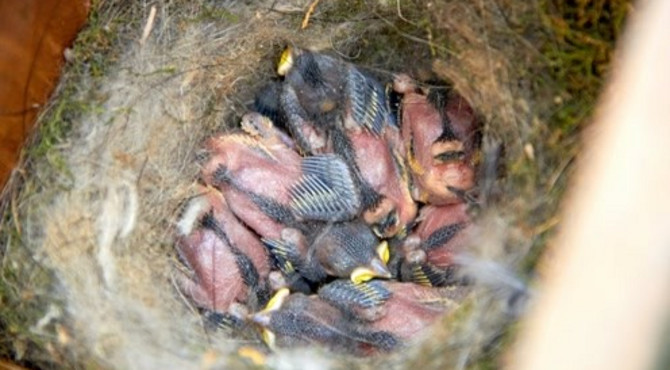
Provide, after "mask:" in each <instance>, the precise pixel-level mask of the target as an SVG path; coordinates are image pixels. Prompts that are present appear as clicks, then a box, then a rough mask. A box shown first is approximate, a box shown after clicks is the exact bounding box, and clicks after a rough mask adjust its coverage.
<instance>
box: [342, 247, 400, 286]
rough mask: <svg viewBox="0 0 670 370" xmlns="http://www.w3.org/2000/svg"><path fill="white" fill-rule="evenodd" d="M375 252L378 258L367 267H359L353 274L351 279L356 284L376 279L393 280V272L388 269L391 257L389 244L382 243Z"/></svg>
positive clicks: (373, 259)
mask: <svg viewBox="0 0 670 370" xmlns="http://www.w3.org/2000/svg"><path fill="white" fill-rule="evenodd" d="M375 251H376V253H377V256H375V257H374V258H372V260H371V261H370V263H369V264H368V265H367V266H360V267H357V268H355V269H354V270H353V271H352V272H351V275H350V277H349V278H350V279H351V281H352V282H353V283H354V284H360V283H363V282H366V281H369V280H372V279H374V278H381V279H389V278H391V271H389V269H388V267H386V263H387V262H388V261H389V256H390V254H389V247H388V242H387V241H385V240H384V241H382V242H381V243H380V244H379V245H378V246H377V248H376V250H375Z"/></svg>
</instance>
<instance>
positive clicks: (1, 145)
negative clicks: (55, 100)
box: [0, 0, 89, 187]
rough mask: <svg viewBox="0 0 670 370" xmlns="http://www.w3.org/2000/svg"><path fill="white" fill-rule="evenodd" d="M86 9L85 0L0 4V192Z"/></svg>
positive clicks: (3, 1)
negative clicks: (64, 51)
mask: <svg viewBox="0 0 670 370" xmlns="http://www.w3.org/2000/svg"><path fill="white" fill-rule="evenodd" d="M88 8H89V4H88V1H87V0H0V187H1V186H2V185H4V183H5V181H6V179H7V177H8V175H9V173H10V172H11V170H12V168H13V166H14V164H15V162H16V160H17V159H18V154H19V150H20V149H21V146H22V145H23V142H24V141H25V138H26V137H27V135H28V134H29V133H30V130H31V128H32V126H33V122H34V121H35V118H36V115H37V113H38V112H39V109H40V107H42V106H43V105H44V103H45V102H46V100H47V98H48V97H49V95H50V93H51V91H52V90H53V88H54V87H55V85H56V83H57V80H58V76H59V75H60V69H61V66H62V64H63V61H64V59H63V50H64V49H65V47H67V46H69V45H70V44H71V43H72V40H74V37H75V36H76V34H77V31H78V30H79V29H80V28H81V26H82V25H83V23H84V21H85V20H86V15H87V14H88Z"/></svg>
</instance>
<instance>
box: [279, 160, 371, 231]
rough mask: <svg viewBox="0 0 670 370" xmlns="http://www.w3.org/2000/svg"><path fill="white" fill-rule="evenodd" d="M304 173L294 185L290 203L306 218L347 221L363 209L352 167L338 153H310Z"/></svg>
mask: <svg viewBox="0 0 670 370" xmlns="http://www.w3.org/2000/svg"><path fill="white" fill-rule="evenodd" d="M302 171H303V176H302V178H301V180H300V181H299V182H298V184H296V185H295V186H294V187H293V188H291V189H290V194H291V201H290V204H289V205H290V207H291V209H292V210H293V212H295V214H296V215H298V216H299V217H301V218H303V219H306V220H318V221H345V220H349V219H351V218H353V217H355V216H356V215H357V214H358V211H359V209H360V196H359V191H358V188H357V187H356V185H355V183H354V181H353V178H352V174H351V171H350V169H349V167H348V166H347V164H346V163H345V162H344V161H343V160H342V158H340V157H339V156H337V155H334V154H324V155H317V156H312V157H306V158H304V159H303V162H302Z"/></svg>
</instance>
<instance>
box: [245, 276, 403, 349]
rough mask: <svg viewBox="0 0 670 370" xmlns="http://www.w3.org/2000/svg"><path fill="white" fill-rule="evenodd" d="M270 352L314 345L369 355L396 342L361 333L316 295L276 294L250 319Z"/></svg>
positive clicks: (381, 335) (386, 336) (379, 334)
mask: <svg viewBox="0 0 670 370" xmlns="http://www.w3.org/2000/svg"><path fill="white" fill-rule="evenodd" d="M250 319H251V321H252V322H254V323H255V324H257V325H258V326H260V328H261V333H262V337H263V340H264V341H265V343H266V344H267V345H268V347H270V348H271V349H276V348H292V347H305V346H308V345H317V346H320V347H324V348H328V349H330V350H333V351H336V352H341V353H347V354H355V355H370V354H373V353H377V352H378V351H379V349H380V348H382V349H383V350H386V351H388V350H390V349H392V348H394V347H395V346H396V345H397V340H396V338H394V337H393V336H392V335H389V334H387V333H385V332H375V331H372V330H361V329H360V328H358V327H357V326H356V325H353V324H352V323H351V322H350V321H349V320H348V319H346V318H345V317H344V316H343V315H342V313H341V312H340V311H339V310H338V309H337V308H335V307H333V306H331V305H330V304H328V303H327V302H326V301H324V300H322V299H321V298H319V297H318V296H314V295H313V296H307V295H304V294H302V293H293V294H289V291H288V289H282V290H280V291H278V292H277V293H276V294H275V296H274V297H273V298H272V299H271V300H270V302H269V303H268V305H267V307H266V308H265V309H264V310H262V311H260V312H258V313H255V314H253V315H251V316H250Z"/></svg>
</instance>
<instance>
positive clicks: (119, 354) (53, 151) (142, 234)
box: [0, 0, 612, 369]
mask: <svg viewBox="0 0 670 370" xmlns="http://www.w3.org/2000/svg"><path fill="white" fill-rule="evenodd" d="M152 6H155V8H156V9H157V11H156V15H155V21H154V22H153V26H152V27H151V28H150V32H149V34H148V36H147V37H146V38H144V41H143V42H142V43H139V42H138V41H139V40H140V39H142V38H143V37H142V32H143V30H144V28H145V25H146V19H147V18H148V16H149V13H150V9H151V7H152ZM306 6H307V2H302V1H297V0H296V1H277V2H275V1H267V2H261V3H257V4H253V5H247V4H244V3H239V2H224V3H212V2H209V1H195V2H190V1H158V2H155V3H154V4H152V5H146V4H138V3H136V2H130V1H129V2H125V1H114V2H111V1H110V2H100V3H99V4H97V5H96V6H94V7H93V8H94V9H93V12H92V15H91V17H90V20H89V25H88V26H87V28H86V29H85V30H84V31H83V32H82V34H81V35H80V37H79V39H78V41H77V43H76V44H75V47H74V56H73V59H72V61H71V62H70V64H69V65H68V67H67V70H66V72H65V75H64V77H63V81H62V83H61V85H60V87H59V89H58V92H57V95H56V97H55V98H54V100H53V101H52V103H51V104H50V106H49V107H47V109H46V110H45V111H44V113H43V115H42V116H41V118H40V120H41V122H40V127H41V129H40V132H39V135H37V136H36V137H35V140H34V142H33V143H32V144H31V145H30V147H29V149H27V150H26V153H25V155H24V159H23V161H22V167H21V169H20V170H19V171H17V172H15V174H14V176H13V179H12V181H11V183H10V184H9V185H8V186H7V188H6V189H5V191H4V192H3V198H2V199H3V201H2V214H3V220H2V230H1V232H0V234H1V237H2V245H3V247H2V265H1V267H2V275H1V276H0V299H1V302H2V304H1V305H0V331H2V333H3V335H2V338H3V340H2V341H0V355H1V356H3V357H7V358H11V359H12V361H16V362H18V363H21V364H24V365H26V366H29V367H35V368H40V367H42V368H46V367H48V368H53V367H62V368H88V367H91V368H124V369H126V368H127V369H132V368H142V369H146V368H184V369H190V368H202V367H208V368H212V367H223V366H227V367H235V368H249V367H251V366H253V365H252V362H253V360H260V359H259V358H257V356H255V355H254V354H249V352H248V351H246V350H243V351H238V349H239V348H240V347H244V345H245V340H244V339H239V338H238V339H235V340H231V339H229V338H228V336H227V335H226V334H225V333H223V332H221V331H212V330H209V328H208V327H207V325H206V324H205V323H203V321H202V319H201V318H200V316H199V315H198V314H197V312H196V311H195V310H194V309H193V308H192V307H191V306H189V305H188V303H187V301H186V300H185V299H184V298H183V297H181V296H180V295H179V294H178V289H176V288H175V286H174V283H173V275H174V268H175V266H178V263H177V260H176V255H175V252H174V249H173V240H172V234H171V230H172V227H173V224H174V222H175V221H176V219H177V216H178V210H179V207H180V203H181V201H182V200H183V199H185V198H187V197H189V196H190V195H193V194H194V193H195V192H196V189H195V186H194V182H193V180H194V179H195V177H196V174H197V172H198V168H197V166H196V165H195V164H194V161H193V158H194V157H196V156H197V155H198V148H199V147H200V145H201V143H202V141H203V140H204V138H206V137H208V136H210V135H211V134H212V133H213V132H215V131H225V130H226V127H227V126H226V125H227V123H232V122H236V121H237V120H238V119H239V117H240V116H241V114H242V113H243V112H245V111H246V110H247V107H248V104H249V103H250V102H251V99H252V98H253V93H254V92H255V91H256V90H257V89H258V87H259V84H260V83H261V82H262V81H266V80H267V79H268V78H269V76H271V75H272V73H273V67H272V66H273V64H274V63H273V62H274V56H275V55H277V54H278V53H279V51H280V48H281V46H283V45H285V44H286V43H287V41H290V42H294V43H296V44H299V45H305V46H307V47H309V48H311V49H328V50H333V52H334V53H336V54H340V55H341V56H342V57H344V58H345V59H349V60H351V61H354V62H356V63H358V64H361V65H364V66H366V67H368V68H370V69H373V70H375V71H377V72H378V73H382V74H383V73H385V72H386V71H398V70H407V67H406V66H408V65H411V66H415V65H417V64H418V63H417V60H419V61H426V63H425V64H424V65H423V66H417V70H418V72H420V71H421V70H423V71H432V73H435V74H436V75H437V76H438V77H440V78H443V79H446V80H449V81H452V82H453V83H454V85H455V87H456V89H457V90H458V91H459V92H460V93H461V94H462V95H464V96H465V98H466V99H467V100H468V101H470V102H471V103H472V105H473V106H474V107H476V108H477V110H478V111H479V112H480V113H481V114H482V115H483V116H484V117H485V121H486V122H487V125H486V127H485V128H484V140H483V150H484V153H485V155H486V156H488V155H489V154H493V156H492V157H493V158H498V159H499V161H498V163H500V167H501V168H502V169H504V171H503V176H502V177H498V178H489V177H484V178H482V179H480V184H481V185H482V186H483V187H488V188H490V189H491V191H490V192H488V193H489V194H491V197H489V199H487V200H486V202H487V207H486V210H485V212H483V213H482V215H481V216H480V218H479V221H478V226H477V227H480V228H481V229H482V230H485V232H480V233H478V235H481V238H480V239H479V240H476V241H474V243H473V245H474V247H475V248H474V249H473V255H472V257H471V258H470V259H469V260H467V261H464V263H466V264H468V266H470V267H471V269H472V270H473V271H477V272H478V274H473V275H476V276H478V278H477V279H476V283H475V285H474V294H473V296H472V298H471V299H469V300H468V301H467V302H465V304H464V305H463V307H462V308H461V309H459V310H458V311H457V312H455V313H454V314H453V315H451V317H449V318H446V319H445V321H444V322H443V323H441V324H440V325H437V326H436V327H435V329H434V331H432V333H431V334H430V335H429V338H428V339H427V340H426V341H424V342H422V344H420V345H418V346H416V347H413V348H410V349H408V350H406V351H404V352H403V353H400V354H397V355H393V356H388V357H385V358H381V359H377V360H374V361H373V362H372V363H370V362H365V361H364V362H360V361H358V360H354V359H349V358H347V357H346V356H338V357H336V358H335V357H332V356H324V355H323V353H322V352H320V351H319V350H308V351H305V350H301V351H300V353H294V352H292V351H281V352H279V353H277V354H276V355H273V356H271V357H269V358H266V359H265V361H266V364H267V365H269V366H272V367H275V368H292V367H293V368H295V367H301V368H305V367H310V366H313V367H316V366H318V367H320V368H335V367H346V366H348V365H349V366H351V365H355V366H359V367H373V366H380V363H383V364H384V365H385V366H388V367H390V368H411V367H414V366H422V367H423V368H445V367H446V368H449V367H457V368H464V367H466V366H475V365H477V366H478V365H482V366H487V365H488V366H497V365H498V364H499V361H500V359H499V357H498V355H499V354H500V353H501V350H502V348H504V345H505V343H506V342H507V340H506V339H505V338H508V336H507V335H506V333H508V329H507V328H509V326H508V324H509V322H510V320H511V319H513V318H514V317H515V315H516V314H518V313H519V312H516V311H515V310H514V308H516V307H517V306H515V305H512V306H510V304H509V303H510V297H509V293H510V292H511V291H514V290H515V289H516V288H517V284H519V272H520V271H521V272H522V269H523V268H526V267H527V266H529V265H532V261H533V260H534V258H533V256H534V255H536V254H537V253H538V251H539V250H541V247H542V246H543V245H545V243H546V240H547V238H548V236H549V235H550V234H549V232H550V231H551V230H552V229H553V227H554V226H555V225H556V223H557V220H556V219H555V218H554V211H555V208H556V204H557V203H558V199H559V196H560V194H561V193H562V189H563V186H564V185H563V184H564V182H565V178H566V174H567V173H569V169H570V168H571V166H570V164H571V162H572V159H573V157H574V155H575V154H576V152H577V146H576V144H575V142H576V141H575V140H574V137H575V132H576V130H575V127H578V125H576V124H574V125H572V126H569V125H568V126H564V123H565V122H568V121H566V120H555V114H554V113H555V112H556V111H557V110H558V109H559V108H560V106H557V101H558V102H559V103H560V102H573V100H572V96H571V94H578V92H575V91H573V90H571V93H568V92H567V91H568V88H567V87H565V85H563V83H562V82H561V81H560V80H555V79H553V78H554V77H552V76H554V75H552V74H551V73H550V72H551V71H552V70H551V69H549V68H548V67H547V60H546V59H545V58H546V56H545V54H543V48H544V47H546V46H547V45H550V46H552V45H555V49H552V51H562V50H567V49H561V48H562V46H561V45H562V44H561V43H560V42H558V41H556V40H558V36H556V35H555V34H552V33H546V32H545V31H544V30H545V28H544V27H547V26H546V25H544V24H542V23H541V22H538V21H537V19H542V18H541V17H540V18H538V17H536V15H537V12H538V10H537V9H535V8H532V7H530V6H529V5H527V4H526V3H525V2H522V1H512V0H508V1H503V2H502V3H501V2H494V1H490V2H489V1H483V2H478V3H477V4H472V3H471V2H469V1H456V0H454V1H447V2H444V3H439V4H438V3H437V2H423V1H417V2H416V3H409V2H404V1H400V2H386V1H358V2H353V3H351V2H345V1H342V2H321V3H320V4H319V5H318V6H317V8H316V10H315V12H314V13H313V14H312V16H311V18H310V25H309V27H308V28H307V29H306V30H304V31H298V28H299V26H300V23H301V21H302V18H303V15H304V9H305V7H306ZM603 12H604V11H603ZM596 21H598V22H600V18H596ZM577 26H578V25H577ZM548 29H551V28H548ZM547 34H548V36H547ZM529 35H530V36H529ZM571 40H572V41H571V42H572V44H575V43H576V44H578V45H579V40H581V39H579V38H576V39H571ZM611 40H612V39H611V38H610V39H608V42H611ZM545 42H546V43H545ZM552 42H553V43H552ZM363 50H365V53H363V52H362V51H363ZM557 65H563V64H560V63H558V64H557ZM422 67H423V68H422ZM418 74H420V73H418ZM557 81H558V82H557ZM589 86H590V85H589ZM576 96H577V97H578V98H579V97H583V96H582V95H576ZM586 101H589V100H588V99H587V100H586ZM592 101H593V97H591V100H590V102H591V103H592ZM561 104H567V103H561ZM580 104H584V103H580ZM579 107H581V106H578V108H579ZM580 109H581V108H580ZM584 112H587V111H578V114H575V115H573V116H572V117H577V118H575V119H574V122H577V121H578V122H582V121H583V117H584V114H585V113H584ZM579 117H582V118H581V119H580V118H579ZM559 118H560V117H559ZM570 122H573V121H570ZM565 127H567V128H565ZM496 148H504V152H502V153H501V154H496V153H499V152H498V151H497V150H496ZM486 163H488V162H486ZM491 163H495V162H491ZM493 171H494V172H495V170H493ZM526 264H528V265H526ZM521 276H523V274H521ZM511 301H512V302H513V301H514V300H511ZM501 338H502V340H501Z"/></svg>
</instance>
